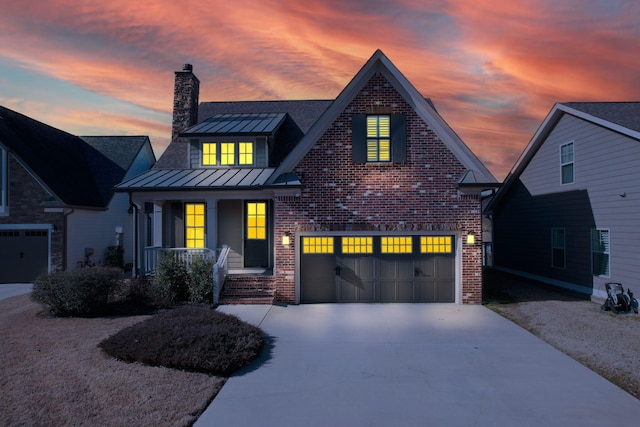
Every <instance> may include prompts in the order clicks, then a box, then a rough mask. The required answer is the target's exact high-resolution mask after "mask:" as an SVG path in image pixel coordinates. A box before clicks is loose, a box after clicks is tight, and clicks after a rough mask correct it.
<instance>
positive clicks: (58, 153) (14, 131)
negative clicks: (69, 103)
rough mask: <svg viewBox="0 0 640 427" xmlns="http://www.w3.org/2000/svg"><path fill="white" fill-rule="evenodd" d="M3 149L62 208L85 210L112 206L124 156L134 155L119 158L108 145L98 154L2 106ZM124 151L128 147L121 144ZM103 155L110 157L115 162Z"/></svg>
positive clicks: (74, 138)
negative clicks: (4, 148) (109, 155)
mask: <svg viewBox="0 0 640 427" xmlns="http://www.w3.org/2000/svg"><path fill="white" fill-rule="evenodd" d="M112 138H121V137H112ZM125 139H126V137H125ZM137 142H138V141H136V143H137ZM0 144H2V145H3V146H5V147H6V148H7V150H8V152H9V153H11V154H12V155H13V156H14V157H15V158H16V159H17V160H18V162H20V163H21V164H22V166H23V167H24V168H26V169H27V170H28V171H29V173H30V174H31V175H32V176H33V177H34V178H35V179H36V180H38V182H39V183H40V184H41V185H42V186H43V187H44V188H45V189H46V190H47V191H48V192H49V193H50V194H51V195H52V197H54V198H55V199H56V200H57V202H58V203H62V204H64V205H67V206H73V207H84V208H105V207H106V206H107V205H108V204H109V201H110V200H111V197H112V196H113V191H112V187H113V185H114V184H115V183H117V182H118V181H119V179H121V178H123V177H124V174H125V173H126V168H124V167H122V166H121V165H122V164H125V163H127V159H129V157H127V156H126V155H125V154H126V153H130V152H129V151H128V150H124V152H121V153H117V154H116V153H115V151H116V150H115V149H113V150H108V149H106V148H105V147H106V146H108V145H109V144H106V143H105V144H99V143H98V142H96V144H97V145H98V147H97V148H96V147H94V146H92V145H90V144H88V143H87V142H85V141H83V140H82V139H81V138H79V137H77V136H74V135H71V134H69V133H67V132H64V131H62V130H59V129H56V128H54V127H51V126H49V125H46V124H44V123H42V122H39V121H37V120H34V119H32V118H30V117H27V116H25V115H23V114H20V113H17V112H15V111H12V110H10V109H8V108H6V107H2V106H0ZM125 145H128V144H127V143H126V142H125V143H124V144H122V143H121V144H120V146H125ZM133 145H134V146H137V144H133ZM102 151H105V152H110V153H111V156H112V157H113V159H110V158H109V157H108V156H106V155H104V154H103V153H102ZM132 151H133V150H132ZM136 153H137V152H136ZM125 157H126V158H127V159H125ZM134 158H135V156H134ZM132 161H133V158H130V162H132ZM118 162H119V163H120V164H118ZM114 181H115V182H114ZM50 202H55V200H51V201H50Z"/></svg>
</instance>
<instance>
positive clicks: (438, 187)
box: [117, 51, 497, 304]
mask: <svg viewBox="0 0 640 427" xmlns="http://www.w3.org/2000/svg"><path fill="white" fill-rule="evenodd" d="M199 85H200V82H199V80H198V79H197V78H196V77H195V75H194V74H193V69H192V67H191V65H189V64H187V65H186V66H185V67H184V69H183V70H181V71H178V72H176V83H175V95H174V123H173V126H174V128H173V138H172V142H171V144H170V145H169V147H168V148H167V150H166V151H165V153H164V154H163V155H162V157H161V158H160V159H159V160H158V162H157V164H156V165H155V166H154V168H153V169H151V170H150V171H148V172H146V173H144V174H143V175H141V176H139V177H137V178H135V179H132V180H129V181H126V182H123V183H121V184H120V185H118V187H117V191H121V192H127V193H129V194H130V196H131V199H132V200H133V202H134V203H135V205H136V206H137V208H138V211H139V214H138V221H139V222H138V226H137V228H138V230H140V236H139V238H138V241H139V242H141V244H140V248H139V250H140V257H139V259H140V260H141V262H140V264H139V265H138V266H137V267H138V268H139V271H140V273H141V274H142V272H143V271H146V272H152V270H153V262H155V261H154V260H155V258H154V256H153V253H154V251H157V250H158V249H159V248H172V249H173V250H176V251H184V252H189V251H190V250H191V251H193V250H201V251H209V252H210V253H211V254H212V255H211V256H217V255H215V252H216V248H220V247H222V246H223V245H225V246H226V247H228V248H229V255H228V259H227V269H228V275H227V277H226V281H225V283H224V287H223V290H222V300H221V301H222V302H224V301H227V302H243V301H260V302H264V301H265V299H258V298H256V297H257V296H259V295H266V296H267V297H268V298H271V300H272V299H273V298H274V297H275V300H277V301H280V302H284V303H312V302H452V303H454V302H455V303H471V304H478V303H480V302H481V298H482V275H481V268H482V259H481V257H482V248H481V242H482V238H481V237H482V226H481V220H482V208H481V200H480V192H481V191H482V190H484V189H488V188H494V187H496V186H497V183H496V181H495V179H494V178H493V176H492V175H491V173H490V172H489V171H488V170H487V169H486V168H485V167H484V165H483V164H482V163H481V162H480V161H479V159H478V158H477V157H476V156H475V155H474V154H473V153H472V152H471V151H470V150H469V149H468V147H467V146H466V145H465V144H464V143H463V142H462V141H461V140H460V138H459V137H458V136H457V135H456V133H455V132H454V131H453V130H452V129H451V128H450V127H449V126H448V125H447V123H446V122H445V121H444V120H443V119H442V117H441V116H440V115H439V114H438V113H437V111H436V110H435V108H434V106H433V104H432V103H431V102H430V101H429V100H428V99H425V98H424V97H423V96H422V95H420V94H419V93H418V91H417V90H416V89H415V87H414V86H413V85H412V84H411V83H410V82H409V81H408V80H407V79H406V78H405V77H404V76H403V75H402V73H400V71H399V70H398V69H397V68H396V67H395V66H394V65H393V64H392V63H391V62H390V61H389V59H388V58H387V57H386V56H385V55H384V54H383V53H382V52H381V51H376V52H375V53H374V55H373V56H372V57H371V58H370V59H369V60H368V61H367V62H366V64H365V65H364V66H363V68H362V69H361V70H360V71H359V72H358V73H357V74H356V75H355V77H354V78H353V79H352V80H351V82H350V83H349V84H348V85H347V86H346V87H345V88H344V89H343V91H342V92H341V93H340V94H339V96H338V97H337V98H336V99H335V100H313V101H253V102H203V103H200V104H198V97H199V95H198V90H199ZM198 105H199V107H198ZM144 242H146V247H144V246H145V245H144V244H143V243H144ZM145 262H146V264H145ZM243 297H245V298H243Z"/></svg>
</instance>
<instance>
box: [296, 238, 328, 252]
mask: <svg viewBox="0 0 640 427" xmlns="http://www.w3.org/2000/svg"><path fill="white" fill-rule="evenodd" d="M302 252H303V253H305V254H332V253H333V237H303V238H302Z"/></svg>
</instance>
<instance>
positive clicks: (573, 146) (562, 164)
mask: <svg viewBox="0 0 640 427" xmlns="http://www.w3.org/2000/svg"><path fill="white" fill-rule="evenodd" d="M569 145H570V146H571V161H570V162H563V161H562V148H563V147H568V146H569ZM558 148H559V150H560V185H561V186H564V185H571V184H575V182H576V144H575V141H569V142H566V143H564V144H561V145H560V147H558ZM568 165H572V166H573V167H572V170H571V181H569V182H562V180H563V179H564V175H563V173H562V168H564V167H565V166H568Z"/></svg>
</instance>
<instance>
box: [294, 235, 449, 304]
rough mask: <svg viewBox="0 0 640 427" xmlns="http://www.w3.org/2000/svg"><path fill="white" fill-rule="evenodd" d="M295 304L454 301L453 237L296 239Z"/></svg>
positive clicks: (313, 237)
mask: <svg viewBox="0 0 640 427" xmlns="http://www.w3.org/2000/svg"><path fill="white" fill-rule="evenodd" d="M301 239H302V240H301V255H300V302H302V303H315V302H455V248H454V242H455V238H454V236H427V235H425V236H395V235H394V236H335V237H317V236H309V237H307V236H303V237H302V238H301Z"/></svg>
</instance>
